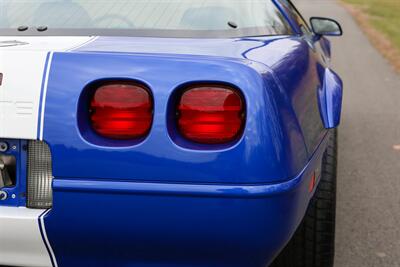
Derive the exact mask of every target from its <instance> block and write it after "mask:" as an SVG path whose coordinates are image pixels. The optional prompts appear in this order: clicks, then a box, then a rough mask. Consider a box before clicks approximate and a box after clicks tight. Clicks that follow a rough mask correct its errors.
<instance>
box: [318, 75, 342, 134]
mask: <svg viewBox="0 0 400 267" xmlns="http://www.w3.org/2000/svg"><path fill="white" fill-rule="evenodd" d="M342 97H343V82H342V80H341V79H340V77H339V76H338V75H337V74H336V73H335V72H333V71H332V70H330V69H325V77H324V85H323V87H322V88H321V90H320V91H319V103H320V110H321V116H322V120H323V122H324V125H325V128H327V129H331V128H336V127H338V126H339V123H340V115H341V111H342Z"/></svg>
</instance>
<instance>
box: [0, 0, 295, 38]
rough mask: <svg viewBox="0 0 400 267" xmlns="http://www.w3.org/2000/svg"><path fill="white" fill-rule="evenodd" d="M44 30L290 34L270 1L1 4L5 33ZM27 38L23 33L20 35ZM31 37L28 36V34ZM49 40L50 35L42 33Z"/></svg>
mask: <svg viewBox="0 0 400 267" xmlns="http://www.w3.org/2000/svg"><path fill="white" fill-rule="evenodd" d="M21 26H28V27H29V29H28V30H27V32H28V33H33V32H35V31H36V28H37V27H39V26H45V27H47V29H48V31H47V33H53V34H54V33H56V32H57V33H59V34H62V33H68V32H71V33H72V32H75V33H79V32H81V33H82V34H90V33H92V34H98V33H99V32H101V31H103V32H104V33H110V34H113V32H114V33H115V34H117V35H118V34H124V33H125V34H129V33H131V34H132V35H135V33H140V32H142V33H143V32H148V33H152V35H155V36H157V35H163V34H166V35H168V34H169V35H172V36H174V35H176V34H178V33H179V32H180V33H181V34H183V35H186V36H189V37H190V36H194V37H195V36H197V35H198V34H205V35H207V34H212V33H213V32H215V33H218V34H228V35H238V36H240V35H286V34H289V33H290V28H289V26H288V25H287V23H286V21H285V19H284V18H283V16H282V14H281V13H280V12H279V11H278V9H277V7H276V6H275V4H274V3H273V2H272V1H271V0H218V1H217V0H158V1H156V0H131V1H126V0H125V1H121V0H120V1H118V0H116V1H104V0H103V1H101V0H100V1H94V0H59V1H55V0H2V1H0V29H1V30H2V31H3V33H10V32H12V31H16V29H17V28H19V27H21ZM19 33H20V34H24V32H21V31H20V32H19ZM25 34H26V33H25ZM41 34H43V35H45V34H46V33H44V32H42V33H41Z"/></svg>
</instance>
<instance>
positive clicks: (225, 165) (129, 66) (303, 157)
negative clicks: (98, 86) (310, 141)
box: [44, 53, 307, 184]
mask: <svg viewBox="0 0 400 267" xmlns="http://www.w3.org/2000/svg"><path fill="white" fill-rule="evenodd" d="M49 77H50V78H49V81H48V92H47V101H46V102H47V105H46V112H45V124H44V139H45V140H46V141H47V142H48V143H49V144H50V147H51V150H52V155H53V164H54V165H53V172H54V175H55V177H57V178H58V177H77V178H78V177H81V178H90V179H112V180H113V179H114V180H130V181H166V182H194V183H237V184H251V183H271V182H277V181H282V180H287V179H289V178H292V177H294V176H295V175H297V174H298V173H299V172H300V170H301V169H302V168H304V166H305V164H306V162H307V154H306V150H305V146H304V142H303V140H302V133H301V130H300V129H299V125H298V123H297V121H296V116H295V114H294V113H293V109H292V107H291V104H292V103H290V99H287V98H285V97H286V96H287V93H286V92H285V91H282V88H280V87H279V86H278V84H277V83H276V79H275V77H274V75H273V74H272V73H271V72H270V70H269V69H268V68H267V67H265V66H264V65H263V64H260V63H257V62H254V61H250V60H247V59H242V60H238V59H231V58H214V57H207V56H195V57H191V56H185V55H157V54H153V55H149V54H129V53H123V54H118V53H56V54H54V56H53V62H52V67H51V73H50V76H49ZM113 79H128V80H134V81H139V82H141V83H144V84H146V85H147V86H148V87H149V88H150V89H151V91H152V94H153V96H154V102H155V110H154V122H153V126H152V129H151V131H150V134H149V136H148V137H147V138H145V139H144V140H140V141H138V142H136V143H115V142H111V141H109V140H104V139H102V138H100V137H98V136H95V135H94V134H92V133H91V129H90V127H88V125H87V123H88V122H87V120H85V118H84V116H85V115H84V112H80V111H81V110H82V105H83V109H85V108H86V105H87V103H86V102H85V101H80V99H81V96H82V92H83V91H84V90H85V89H84V88H86V87H88V86H90V84H92V83H93V82H95V81H99V80H113ZM196 82H218V83H226V84H231V85H233V86H234V87H237V88H239V89H240V90H241V91H242V93H243V95H244V97H245V101H246V109H247V110H246V127H245V129H244V133H243V136H242V137H241V138H240V139H239V140H238V141H237V142H235V143H232V144H227V145H221V146H206V145H203V146H202V145H196V144H194V143H189V142H187V141H185V140H183V139H182V138H181V137H180V135H179V133H178V132H177V131H176V128H175V125H174V120H173V119H171V118H169V115H168V114H174V107H173V106H172V105H170V103H171V101H172V102H173V99H172V98H173V96H174V95H175V94H174V93H175V92H176V91H177V90H179V89H180V88H182V86H184V85H187V84H191V83H196ZM60 107H62V108H60ZM85 124H86V125H85Z"/></svg>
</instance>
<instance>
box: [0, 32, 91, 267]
mask: <svg viewBox="0 0 400 267" xmlns="http://www.w3.org/2000/svg"><path fill="white" fill-rule="evenodd" d="M94 40H95V38H93V37H0V73H1V74H2V75H0V77H1V76H2V81H1V83H0V138H11V139H29V140H35V139H42V138H43V125H44V122H45V121H44V114H45V106H46V95H47V83H48V77H49V73H50V68H51V61H52V55H53V52H64V51H65V52H67V51H72V50H74V49H76V48H78V47H81V46H82V45H86V44H88V43H90V42H92V41H94ZM15 41H17V42H15ZM12 43H19V45H15V46H12ZM10 45H11V46H10ZM60 108H62V107H60ZM43 212H44V211H43V210H31V209H26V208H17V207H3V206H1V205H0V265H5V266H8V265H11V266H38V267H47V266H50V267H51V266H54V267H57V261H56V259H55V257H54V253H53V250H52V248H51V246H50V244H49V242H48V239H47V234H46V230H45V225H44V219H43V216H41V214H42V213H43ZM40 216H41V217H40ZM39 217H40V219H39ZM41 232H42V233H41Z"/></svg>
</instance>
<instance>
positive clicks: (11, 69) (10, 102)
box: [0, 36, 95, 139]
mask: <svg viewBox="0 0 400 267" xmlns="http://www.w3.org/2000/svg"><path fill="white" fill-rule="evenodd" d="M93 40H95V38H94V37H59V36H57V37H0V73H2V74H3V81H2V84H1V85H0V138H15V139H41V138H42V136H43V129H42V126H43V122H44V121H43V116H44V106H45V105H43V107H41V105H42V104H45V97H46V92H47V79H48V75H47V74H48V73H49V70H50V67H48V68H46V59H47V61H48V65H47V66H50V64H51V61H50V60H49V58H48V55H49V53H50V54H51V53H52V52H58V51H71V49H75V48H76V47H80V46H82V45H85V44H87V43H89V42H91V41H93ZM13 41H18V43H19V44H20V45H15V46H7V45H8V44H10V43H12V42H13ZM24 43H25V44H24ZM44 74H45V75H44ZM41 99H42V102H43V103H41V101H40V100H41ZM41 111H42V112H41ZM40 114H41V116H40ZM39 116H40V118H39ZM39 123H40V125H39ZM38 129H39V131H38ZM38 135H39V136H38Z"/></svg>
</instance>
